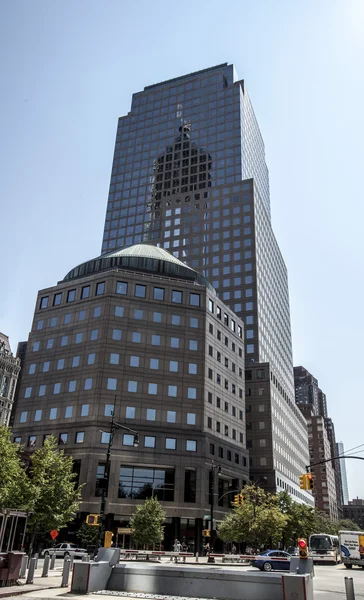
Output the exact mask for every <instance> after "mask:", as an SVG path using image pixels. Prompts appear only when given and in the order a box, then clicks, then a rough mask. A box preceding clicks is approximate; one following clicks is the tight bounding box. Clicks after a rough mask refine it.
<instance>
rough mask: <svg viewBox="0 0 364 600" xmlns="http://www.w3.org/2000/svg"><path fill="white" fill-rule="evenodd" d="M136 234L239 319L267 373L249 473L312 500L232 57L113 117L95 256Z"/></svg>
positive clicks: (260, 148)
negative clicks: (203, 283) (207, 285)
mask: <svg viewBox="0 0 364 600" xmlns="http://www.w3.org/2000/svg"><path fill="white" fill-rule="evenodd" d="M138 242H144V243H145V242H150V243H153V244H155V245H158V246H161V247H163V248H165V249H167V250H169V251H170V252H172V253H173V254H174V255H175V256H176V257H177V258H179V259H180V260H182V261H183V262H186V263H187V264H188V265H189V266H191V267H192V268H194V269H196V270H198V271H200V272H201V273H202V274H203V275H204V276H205V277H206V278H208V279H209V281H210V282H211V283H212V284H213V286H214V287H215V289H216V290H217V293H218V295H219V296H220V298H221V299H222V300H223V302H224V303H225V304H227V305H228V306H229V307H230V308H231V309H232V310H233V311H234V312H235V313H236V314H237V315H238V316H240V317H241V318H242V319H243V321H244V323H245V363H246V368H247V369H249V367H250V366H251V367H252V369H251V370H249V373H250V374H248V377H251V378H252V379H253V380H254V379H255V377H258V373H259V372H260V377H261V378H262V380H263V379H264V378H263V376H262V373H264V375H265V377H267V376H268V381H266V384H265V386H264V387H262V386H260V387H259V385H257V386H255V385H253V386H252V388H248V389H247V394H249V393H251V394H256V395H257V398H256V399H254V398H253V397H252V404H251V411H252V414H254V413H255V412H257V414H258V412H259V413H260V417H259V419H258V418H257V419H255V418H253V419H252V421H251V423H250V424H251V428H250V431H251V433H250V434H249V432H248V431H247V443H248V445H249V447H250V469H251V474H252V476H253V477H255V478H256V479H258V478H260V479H263V481H264V482H265V484H266V486H267V488H269V489H273V490H277V489H278V490H279V489H286V490H288V491H289V493H291V494H292V495H293V496H295V497H296V499H298V500H300V501H307V502H309V503H312V496H311V495H310V494H308V493H306V492H301V491H300V490H299V486H298V477H299V474H300V473H303V472H305V465H307V464H308V462H309V458H308V456H309V455H308V443H307V431H306V424H305V419H304V417H303V416H302V415H301V413H300V411H299V410H298V408H297V407H296V405H295V399H294V382H293V364H292V345H291V330H290V313H289V296H288V279H287V270H286V266H285V263H284V261H283V258H282V255H281V252H280V250H279V246H278V244H277V241H276V239H275V236H274V233H273V230H272V226H271V215H270V197H269V176H268V169H267V166H266V163H265V150H264V143H263V140H262V136H261V133H260V131H259V127H258V124H257V121H256V118H255V115H254V111H253V108H252V105H251V102H250V99H249V96H248V93H247V90H246V87H245V83H244V81H242V80H238V77H237V75H236V72H235V69H234V66H233V65H228V64H227V63H224V64H221V65H218V66H215V67H212V68H209V69H205V70H202V71H198V72H195V73H190V74H188V75H185V76H182V77H177V78H175V79H171V80H169V81H165V82H162V83H158V84H155V85H150V86H147V87H146V88H144V90H143V91H142V92H139V93H136V94H134V95H133V100H132V106H131V111H130V113H128V115H126V116H124V117H121V118H120V119H119V123H118V130H117V136H116V144H115V153H114V160H113V168H112V176H111V184H110V191H109V199H108V205H107V213H106V221H105V230H104V236H103V243H102V254H105V253H108V252H111V251H113V250H114V249H115V248H119V247H123V246H129V245H132V244H136V243H138ZM221 318H223V316H221ZM262 364H264V365H266V366H265V368H264V369H256V367H257V366H258V365H262ZM253 400H254V402H253ZM247 425H248V423H247ZM249 436H250V439H249Z"/></svg>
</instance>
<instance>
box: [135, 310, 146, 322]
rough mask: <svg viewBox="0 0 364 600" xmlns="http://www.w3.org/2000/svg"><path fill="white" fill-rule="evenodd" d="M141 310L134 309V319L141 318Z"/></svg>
mask: <svg viewBox="0 0 364 600" xmlns="http://www.w3.org/2000/svg"><path fill="white" fill-rule="evenodd" d="M143 312H144V311H142V310H139V309H136V310H134V319H137V320H139V321H140V320H141V319H142V318H143Z"/></svg>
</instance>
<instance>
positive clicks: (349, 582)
mask: <svg viewBox="0 0 364 600" xmlns="http://www.w3.org/2000/svg"><path fill="white" fill-rule="evenodd" d="M345 593H346V600H355V592H354V582H353V578H352V577H345Z"/></svg>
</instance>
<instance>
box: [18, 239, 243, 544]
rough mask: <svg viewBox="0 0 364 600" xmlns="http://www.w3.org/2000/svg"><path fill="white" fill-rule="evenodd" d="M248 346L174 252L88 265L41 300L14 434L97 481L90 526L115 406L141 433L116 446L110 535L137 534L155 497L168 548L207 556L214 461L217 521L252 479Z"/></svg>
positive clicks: (136, 253)
mask: <svg viewBox="0 0 364 600" xmlns="http://www.w3.org/2000/svg"><path fill="white" fill-rule="evenodd" d="M243 343H244V342H243V323H242V321H241V320H240V319H239V318H238V317H236V316H235V314H234V313H233V312H232V311H231V310H230V309H229V308H228V307H227V306H225V305H224V303H223V302H221V301H220V300H219V299H218V297H217V296H216V292H215V290H214V289H213V287H212V286H211V285H210V284H209V282H208V281H207V280H206V278H205V277H204V276H202V275H201V274H199V273H197V272H196V271H194V270H193V269H191V268H189V267H188V266H186V265H185V264H184V263H182V262H181V261H179V260H178V259H177V258H175V257H173V256H172V255H171V254H169V253H168V252H167V251H166V250H164V249H161V248H157V247H153V246H150V245H143V244H139V245H136V246H134V247H131V248H127V249H124V250H121V251H117V252H113V253H110V254H108V255H104V256H102V257H99V258H96V259H94V260H90V261H88V262H86V263H84V264H82V265H79V266H77V267H75V268H74V269H72V270H71V271H70V272H69V273H68V274H67V276H66V277H65V278H64V279H63V281H61V282H59V283H58V284H57V285H55V286H54V287H51V288H48V289H45V290H41V291H40V292H39V294H38V297H37V301H36V308H35V312H34V320H33V325H32V329H31V333H30V336H29V340H28V344H27V348H26V354H25V358H24V362H23V377H22V382H21V386H20V390H19V399H18V406H17V411H16V414H15V419H14V426H13V434H14V439H15V441H16V442H18V443H22V444H24V445H25V449H26V451H31V450H32V449H34V448H38V447H40V446H41V445H42V443H43V440H44V437H45V436H47V435H49V434H53V435H55V436H56V438H57V439H58V442H59V445H60V447H62V448H63V449H64V450H65V451H66V452H67V453H69V454H71V455H72V457H73V458H74V460H75V464H76V469H77V471H78V472H79V481H80V482H81V483H86V485H85V487H84V490H83V502H82V505H81V508H80V511H81V514H80V515H79V517H80V519H81V520H84V519H85V515H86V514H87V513H98V512H99V510H100V497H99V496H100V494H99V491H100V482H101V481H103V479H104V474H105V461H106V453H107V448H108V443H109V440H110V437H109V423H110V419H111V415H112V411H114V414H115V420H116V421H117V422H119V423H121V424H125V425H126V426H127V427H128V428H130V429H132V430H133V431H125V429H121V430H120V431H119V430H118V431H116V433H115V435H114V438H113V445H112V452H111V467H110V484H109V492H108V496H107V504H106V513H107V528H110V529H112V530H113V531H114V533H115V534H116V533H117V530H118V529H120V528H121V529H123V535H124V536H125V535H126V531H125V530H127V528H128V527H129V519H130V516H131V515H132V514H133V513H134V511H135V509H136V506H138V504H140V500H143V499H144V498H146V497H149V496H151V495H152V494H153V495H155V496H157V497H158V498H159V499H160V500H161V501H163V504H164V508H165V510H166V513H167V522H166V529H165V533H166V535H165V544H166V549H168V550H169V549H170V548H171V546H172V543H173V539H174V538H175V537H178V538H179V539H180V540H181V541H182V539H183V538H185V539H186V542H188V543H189V544H190V547H191V548H194V549H196V550H197V551H199V552H201V543H202V531H203V529H204V528H208V525H209V522H208V520H207V518H206V515H209V512H210V508H209V502H210V497H209V491H210V487H209V486H210V477H211V466H212V459H214V460H215V461H216V462H217V463H218V464H219V465H220V466H221V474H220V475H219V477H218V476H217V472H215V471H214V473H215V475H216V482H215V490H216V496H215V497H214V499H215V516H216V519H221V518H223V516H224V514H225V512H226V511H227V510H228V509H229V508H230V507H231V500H232V495H233V494H234V493H236V491H237V490H240V489H241V486H242V485H243V484H244V482H246V481H248V478H249V473H248V452H247V450H246V447H245V393H244V346H243ZM217 399H218V402H217ZM133 432H134V433H133ZM135 432H137V434H138V436H139V447H138V448H136V447H134V445H133V444H134V443H135V436H134V434H135ZM229 490H230V491H231V493H229ZM79 524H80V521H79ZM129 533H130V532H129ZM127 538H128V539H127V540H125V537H124V542H125V543H126V545H127V547H129V546H128V543H129V538H130V535H127Z"/></svg>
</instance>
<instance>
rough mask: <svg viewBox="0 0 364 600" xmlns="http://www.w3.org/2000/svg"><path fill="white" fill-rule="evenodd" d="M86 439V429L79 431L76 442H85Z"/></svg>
mask: <svg viewBox="0 0 364 600" xmlns="http://www.w3.org/2000/svg"><path fill="white" fill-rule="evenodd" d="M84 441H85V432H84V431H77V433H76V437H75V443H76V444H83V442H84Z"/></svg>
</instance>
